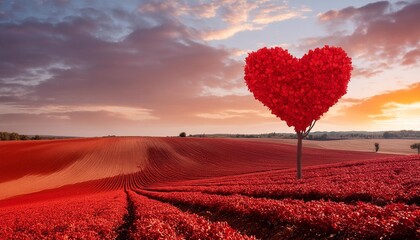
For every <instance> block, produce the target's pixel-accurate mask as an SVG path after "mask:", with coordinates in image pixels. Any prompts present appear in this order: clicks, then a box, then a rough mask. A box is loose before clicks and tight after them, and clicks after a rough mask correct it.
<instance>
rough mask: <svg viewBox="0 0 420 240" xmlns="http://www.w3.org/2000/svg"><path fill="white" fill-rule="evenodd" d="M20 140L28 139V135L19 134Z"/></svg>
mask: <svg viewBox="0 0 420 240" xmlns="http://www.w3.org/2000/svg"><path fill="white" fill-rule="evenodd" d="M20 140H28V136H26V135H20Z"/></svg>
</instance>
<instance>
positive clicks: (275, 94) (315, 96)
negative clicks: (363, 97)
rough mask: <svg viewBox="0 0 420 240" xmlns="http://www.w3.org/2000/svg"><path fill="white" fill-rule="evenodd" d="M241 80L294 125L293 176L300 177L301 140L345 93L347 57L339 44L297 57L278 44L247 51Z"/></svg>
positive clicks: (347, 75) (347, 71)
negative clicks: (295, 161) (295, 172)
mask: <svg viewBox="0 0 420 240" xmlns="http://www.w3.org/2000/svg"><path fill="white" fill-rule="evenodd" d="M245 61H246V65H245V82H246V84H247V85H248V89H249V90H250V91H251V92H252V93H253V94H254V97H255V99H257V100H259V101H261V102H262V103H263V104H264V105H265V106H267V107H268V108H269V109H270V110H271V113H273V114H274V115H276V116H277V117H279V118H280V119H282V120H284V121H286V123H287V125H288V126H289V127H292V126H293V127H294V129H295V131H296V134H297V137H298V149H297V178H298V179H300V178H301V177H302V168H301V166H302V164H301V159H302V140H303V138H305V137H306V136H307V135H308V134H309V132H310V131H311V129H312V127H313V126H314V124H315V122H316V121H317V120H319V119H320V117H321V116H322V115H323V114H324V113H326V112H327V111H328V109H329V108H330V107H331V106H333V105H334V104H336V103H337V101H338V99H340V98H341V97H342V96H343V95H344V94H346V92H347V84H348V82H349V81H350V76H351V70H352V65H351V59H350V58H349V57H348V56H347V54H346V52H345V51H344V50H343V49H341V48H339V47H330V46H324V47H323V48H316V49H315V50H310V51H309V52H308V53H307V54H305V55H304V56H303V57H302V58H301V59H297V58H295V57H293V56H292V55H290V54H289V53H288V52H287V50H284V49H282V48H280V47H275V48H261V49H259V50H258V51H256V52H251V53H249V55H248V57H247V58H246V60H245Z"/></svg>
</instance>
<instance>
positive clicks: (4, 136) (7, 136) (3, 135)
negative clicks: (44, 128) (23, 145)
mask: <svg viewBox="0 0 420 240" xmlns="http://www.w3.org/2000/svg"><path fill="white" fill-rule="evenodd" d="M40 139H41V137H40V136H39V135H35V136H27V135H21V134H18V133H15V132H11V133H9V132H0V140H1V141H16V140H40Z"/></svg>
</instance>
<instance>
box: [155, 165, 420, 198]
mask: <svg viewBox="0 0 420 240" xmlns="http://www.w3.org/2000/svg"><path fill="white" fill-rule="evenodd" d="M419 165H420V160H418V159H417V158H416V157H405V158H401V157H399V158H396V159H388V160H383V161H381V162H374V161H370V162H364V163H363V164H362V163H358V164H346V165H342V166H341V167H337V166H335V167H324V168H318V169H313V170H309V171H307V173H306V174H307V176H305V179H303V180H300V181H296V180H295V179H294V178H295V175H294V173H293V174H292V173H290V172H270V173H260V174H253V175H246V176H236V177H235V178H229V179H228V180H227V181H223V179H222V180H221V181H220V182H208V183H206V182H201V183H203V185H192V186H172V187H160V188H154V190H159V191H200V192H204V193H213V194H221V195H232V194H241V195H247V196H253V197H267V198H275V199H282V198H293V199H305V200H317V199H329V200H333V201H344V202H355V201H365V202H371V203H375V204H379V205H384V204H389V203H392V202H403V203H409V204H411V203H416V204H419V200H420V168H419V167H418V166H419Z"/></svg>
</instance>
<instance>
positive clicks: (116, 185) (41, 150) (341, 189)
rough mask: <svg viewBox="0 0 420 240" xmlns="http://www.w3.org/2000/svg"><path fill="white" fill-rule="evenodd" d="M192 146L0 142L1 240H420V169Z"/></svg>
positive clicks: (404, 160)
mask: <svg viewBox="0 0 420 240" xmlns="http://www.w3.org/2000/svg"><path fill="white" fill-rule="evenodd" d="M295 151H296V150H295V146H293V145H287V144H282V143H278V142H262V141H242V140H230V139H197V138H135V137H127V138H88V139H72V140H59V141H57V140H56V141H22V142H0V156H1V159H0V221H1V223H2V224H1V225H0V239H253V238H257V239H381V238H382V239H416V238H417V239H419V238H420V230H419V226H420V208H419V202H420V167H419V166H420V160H419V159H418V157H417V156H416V155H408V156H398V155H387V154H375V153H368V152H360V151H359V152H356V151H354V152H353V151H340V150H331V149H319V148H318V149H317V148H304V155H303V163H304V171H303V176H304V179H303V180H300V181H297V180H295V171H294V167H295Z"/></svg>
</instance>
